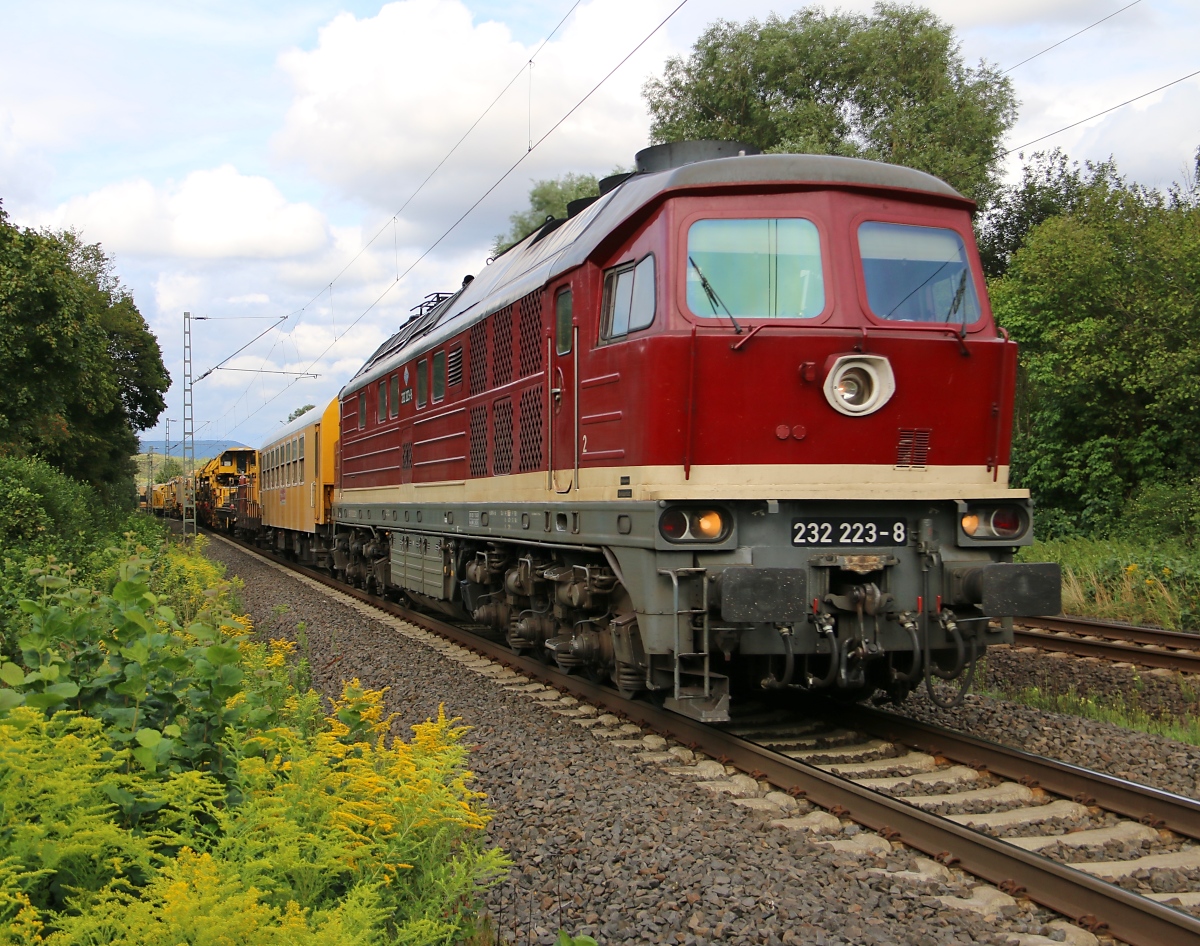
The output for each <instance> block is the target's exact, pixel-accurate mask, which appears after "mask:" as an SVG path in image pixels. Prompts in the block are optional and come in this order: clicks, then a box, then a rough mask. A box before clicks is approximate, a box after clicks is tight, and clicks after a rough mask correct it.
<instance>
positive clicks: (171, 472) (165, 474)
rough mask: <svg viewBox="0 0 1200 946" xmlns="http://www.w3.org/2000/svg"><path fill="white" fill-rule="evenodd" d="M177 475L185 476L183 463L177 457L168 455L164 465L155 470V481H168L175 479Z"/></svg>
mask: <svg viewBox="0 0 1200 946" xmlns="http://www.w3.org/2000/svg"><path fill="white" fill-rule="evenodd" d="M177 476H183V464H182V463H180V462H179V461H178V460H177V459H175V457H167V458H166V459H165V460H164V461H163V462H162V465H161V466H159V467H157V468H156V469H155V471H154V482H156V483H166V482H169V481H170V480H173V479H175V477H177Z"/></svg>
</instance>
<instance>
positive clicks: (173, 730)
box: [163, 723, 183, 739]
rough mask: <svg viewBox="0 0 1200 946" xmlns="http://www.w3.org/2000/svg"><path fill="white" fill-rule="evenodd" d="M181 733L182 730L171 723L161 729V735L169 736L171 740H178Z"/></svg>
mask: <svg viewBox="0 0 1200 946" xmlns="http://www.w3.org/2000/svg"><path fill="white" fill-rule="evenodd" d="M182 732H183V730H182V729H180V728H179V727H178V726H176V725H175V724H174V723H172V724H171V725H170V726H164V727H163V735H164V736H170V737H171V738H172V739H178V738H179V736H180V734H181V733H182Z"/></svg>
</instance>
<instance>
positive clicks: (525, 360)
mask: <svg viewBox="0 0 1200 946" xmlns="http://www.w3.org/2000/svg"><path fill="white" fill-rule="evenodd" d="M520 310H521V351H520V356H521V377H522V378H524V377H526V376H527V375H531V374H537V373H538V372H539V371H541V370H542V294H541V292H540V291H539V292H531V293H530V294H529V295H527V296H526V297H525V298H524V299H522V300H521V302H520Z"/></svg>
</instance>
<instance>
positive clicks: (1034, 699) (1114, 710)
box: [983, 684, 1200, 746]
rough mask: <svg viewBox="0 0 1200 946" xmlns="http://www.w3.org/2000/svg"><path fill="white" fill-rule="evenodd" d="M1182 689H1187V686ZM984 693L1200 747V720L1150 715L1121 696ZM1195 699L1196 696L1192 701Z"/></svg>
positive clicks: (1038, 691) (1071, 689)
mask: <svg viewBox="0 0 1200 946" xmlns="http://www.w3.org/2000/svg"><path fill="white" fill-rule="evenodd" d="M1181 686H1183V687H1185V688H1186V686H1187V685H1186V684H1181ZM983 692H984V695H986V696H991V697H994V698H996V699H1002V700H1008V701H1010V702H1013V703H1021V704H1023V705H1024V706H1030V707H1033V708H1034V709H1037V710H1042V711H1044V712H1047V713H1062V714H1063V715H1065V716H1079V717H1081V718H1083V719H1091V720H1095V721H1096V722H1098V723H1109V724H1110V725H1113V726H1120V727H1121V728H1122V729H1132V730H1134V731H1135V732H1144V733H1150V734H1151V735H1154V736H1162V737H1163V738H1165V739H1171V740H1174V741H1175V742H1183V743H1187V744H1188V745H1191V746H1200V719H1197V718H1196V717H1194V716H1186V717H1179V716H1174V715H1163V716H1155V715H1152V714H1151V713H1149V712H1147V711H1146V710H1145V709H1144V708H1143V707H1142V706H1141V705H1140V704H1139V703H1138V702H1137V700H1136V699H1134V700H1126V699H1125V698H1124V697H1123V696H1121V695H1120V694H1116V695H1115V696H1111V697H1105V698H1098V697H1096V696H1094V695H1093V694H1090V693H1080V692H1078V691H1077V690H1076V689H1075V687H1073V686H1072V687H1069V688H1068V689H1067V691H1066V692H1065V693H1051V692H1049V691H1047V690H1043V689H1041V688H1039V687H1025V688H1023V689H1021V690H1016V691H1006V690H990V689H989V690H984V691H983ZM1194 696H1195V693H1194V692H1193V693H1192V694H1191V696H1190V698H1194Z"/></svg>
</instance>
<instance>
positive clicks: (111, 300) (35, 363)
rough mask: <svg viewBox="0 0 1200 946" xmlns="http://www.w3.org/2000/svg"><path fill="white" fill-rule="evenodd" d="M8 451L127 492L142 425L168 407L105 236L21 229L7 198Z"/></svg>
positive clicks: (2, 365)
mask: <svg viewBox="0 0 1200 946" xmlns="http://www.w3.org/2000/svg"><path fill="white" fill-rule="evenodd" d="M0 377H2V378H3V379H4V383H3V384H0V451H3V452H5V453H9V454H16V455H38V456H41V457H42V458H43V459H45V460H47V461H49V462H50V463H52V464H54V465H55V466H56V467H58V468H59V469H60V470H62V471H63V472H64V473H67V474H68V475H70V476H72V477H74V478H76V479H79V480H82V481H84V482H89V483H92V484H94V485H96V486H98V487H100V488H101V489H102V490H103V491H104V492H105V493H107V494H108V495H110V496H112V497H123V496H125V495H126V494H128V493H129V489H128V481H129V478H130V477H131V476H132V473H133V465H132V461H131V459H130V458H131V456H132V455H133V454H135V453H137V450H138V444H137V438H136V436H135V432H136V431H137V430H144V429H146V428H148V427H152V426H153V425H154V424H155V423H156V422H157V420H158V416H159V414H161V413H162V411H163V409H164V407H165V402H164V400H163V394H164V393H165V392H166V390H167V388H168V387H169V385H170V376H169V375H168V374H167V370H166V368H165V367H164V365H163V361H162V352H161V351H160V350H159V347H158V341H157V339H155V337H154V336H153V335H152V334H151V333H150V330H149V328H148V327H147V325H146V322H145V320H144V319H143V318H142V315H141V313H140V312H138V309H137V306H136V305H135V304H134V302H133V298H132V297H131V296H130V294H129V292H128V290H126V289H125V288H124V287H123V286H121V284H120V282H119V280H117V278H116V276H115V275H114V273H113V268H112V262H111V260H110V259H109V258H108V257H107V256H106V255H105V254H104V252H103V250H102V249H101V248H100V246H99V245H98V244H84V243H82V242H81V241H80V240H79V239H78V238H77V237H76V236H75V235H74V234H72V233H62V234H54V233H48V232H39V231H35V230H31V229H22V228H19V227H16V226H13V225H12V224H10V223H9V221H8V217H7V215H6V214H5V212H4V209H3V207H2V206H0Z"/></svg>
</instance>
